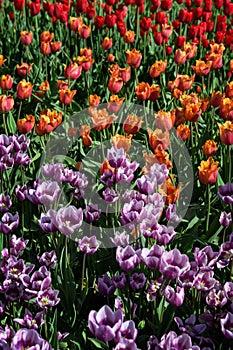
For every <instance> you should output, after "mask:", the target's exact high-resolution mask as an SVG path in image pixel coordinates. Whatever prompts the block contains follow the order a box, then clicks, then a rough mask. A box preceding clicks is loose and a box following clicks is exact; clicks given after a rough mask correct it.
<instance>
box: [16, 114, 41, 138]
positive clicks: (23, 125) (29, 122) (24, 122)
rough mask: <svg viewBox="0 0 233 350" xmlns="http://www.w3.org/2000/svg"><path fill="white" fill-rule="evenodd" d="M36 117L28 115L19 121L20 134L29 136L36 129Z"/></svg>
mask: <svg viewBox="0 0 233 350" xmlns="http://www.w3.org/2000/svg"><path fill="white" fill-rule="evenodd" d="M35 121H36V120H35V117H34V116H33V115H32V114H29V115H26V117H25V118H23V119H19V120H17V128H18V130H19V132H21V133H23V134H27V133H28V132H29V131H31V130H32V129H33V128H34V125H35Z"/></svg>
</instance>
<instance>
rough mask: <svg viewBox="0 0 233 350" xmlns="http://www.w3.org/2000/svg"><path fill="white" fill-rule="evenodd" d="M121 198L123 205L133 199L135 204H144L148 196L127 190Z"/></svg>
mask: <svg viewBox="0 0 233 350" xmlns="http://www.w3.org/2000/svg"><path fill="white" fill-rule="evenodd" d="M122 198H123V201H124V202H125V203H130V202H132V200H133V199H136V201H137V202H139V201H143V202H144V203H145V204H146V203H147V198H148V196H146V195H145V194H143V193H140V192H138V191H135V190H129V189H127V190H126V191H125V192H124V194H123V196H122Z"/></svg>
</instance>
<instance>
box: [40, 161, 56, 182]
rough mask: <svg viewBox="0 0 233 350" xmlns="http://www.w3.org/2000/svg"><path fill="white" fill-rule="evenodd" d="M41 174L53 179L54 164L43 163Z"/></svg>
mask: <svg viewBox="0 0 233 350" xmlns="http://www.w3.org/2000/svg"><path fill="white" fill-rule="evenodd" d="M40 170H41V174H42V176H44V177H46V178H47V179H51V180H52V179H53V176H54V164H45V165H42V166H41V168H40Z"/></svg>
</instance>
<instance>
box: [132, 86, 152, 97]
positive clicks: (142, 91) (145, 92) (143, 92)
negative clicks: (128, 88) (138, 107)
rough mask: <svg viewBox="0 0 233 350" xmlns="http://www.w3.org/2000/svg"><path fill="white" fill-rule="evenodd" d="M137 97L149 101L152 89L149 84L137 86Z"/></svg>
mask: <svg viewBox="0 0 233 350" xmlns="http://www.w3.org/2000/svg"><path fill="white" fill-rule="evenodd" d="M135 93H136V96H137V98H138V99H139V100H143V101H144V100H148V99H149V97H150V93H151V89H150V85H149V84H148V83H145V82H142V83H139V84H138V85H137V86H136V91H135Z"/></svg>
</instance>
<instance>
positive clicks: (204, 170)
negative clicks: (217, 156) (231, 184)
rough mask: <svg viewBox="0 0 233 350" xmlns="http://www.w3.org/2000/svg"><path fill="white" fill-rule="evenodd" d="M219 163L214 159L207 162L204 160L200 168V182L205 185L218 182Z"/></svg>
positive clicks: (210, 158)
mask: <svg viewBox="0 0 233 350" xmlns="http://www.w3.org/2000/svg"><path fill="white" fill-rule="evenodd" d="M218 165H219V162H215V161H214V160H213V158H212V157H209V158H208V159H207V160H206V161H205V160H202V161H201V165H200V166H199V167H198V170H199V174H198V176H199V180H200V182H201V183H203V184H204V185H212V184H214V183H215V182H216V181H217V176H218V171H219V169H220V168H219V167H218Z"/></svg>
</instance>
